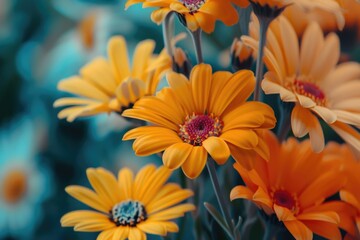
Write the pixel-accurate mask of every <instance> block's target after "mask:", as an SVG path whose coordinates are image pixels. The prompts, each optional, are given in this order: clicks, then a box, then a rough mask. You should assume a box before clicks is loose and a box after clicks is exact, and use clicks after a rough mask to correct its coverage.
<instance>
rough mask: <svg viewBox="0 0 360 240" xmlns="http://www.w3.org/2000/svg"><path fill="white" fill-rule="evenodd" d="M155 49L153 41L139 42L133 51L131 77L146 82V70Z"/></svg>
mask: <svg viewBox="0 0 360 240" xmlns="http://www.w3.org/2000/svg"><path fill="white" fill-rule="evenodd" d="M154 48H155V42H154V41H153V40H149V39H148V40H144V41H142V42H140V43H139V44H138V45H137V46H136V48H135V51H134V55H133V64H132V71H131V77H133V78H137V79H140V80H143V81H144V80H146V77H147V74H148V73H147V68H148V66H149V64H150V60H151V57H152V54H153V51H154Z"/></svg>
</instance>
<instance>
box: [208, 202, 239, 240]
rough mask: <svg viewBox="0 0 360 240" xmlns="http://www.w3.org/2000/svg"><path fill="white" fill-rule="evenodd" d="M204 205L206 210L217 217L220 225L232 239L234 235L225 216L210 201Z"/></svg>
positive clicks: (216, 219)
mask: <svg viewBox="0 0 360 240" xmlns="http://www.w3.org/2000/svg"><path fill="white" fill-rule="evenodd" d="M204 206H205V208H206V210H207V211H208V212H209V213H210V215H211V216H212V217H213V218H214V219H215V221H216V222H217V223H218V224H219V225H220V227H221V228H222V229H223V230H224V231H225V232H226V234H227V235H229V237H230V238H231V239H232V238H233V235H232V234H231V230H230V229H229V227H228V226H227V224H226V222H225V220H224V218H223V217H222V216H221V214H220V213H219V212H218V210H216V208H215V207H214V206H213V205H211V204H210V203H207V202H204Z"/></svg>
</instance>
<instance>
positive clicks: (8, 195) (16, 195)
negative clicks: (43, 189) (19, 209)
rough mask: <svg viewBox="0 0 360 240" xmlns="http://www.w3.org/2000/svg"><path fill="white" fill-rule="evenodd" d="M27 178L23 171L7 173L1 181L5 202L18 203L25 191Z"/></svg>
mask: <svg viewBox="0 0 360 240" xmlns="http://www.w3.org/2000/svg"><path fill="white" fill-rule="evenodd" d="M27 180H28V178H27V176H26V174H25V173H24V172H23V171H20V170H14V171H11V172H9V173H8V174H7V175H6V176H5V178H4V181H3V185H2V189H3V194H2V195H3V198H4V200H5V202H7V203H10V204H15V203H17V202H19V201H20V200H21V199H22V198H23V197H24V195H25V194H26V191H27Z"/></svg>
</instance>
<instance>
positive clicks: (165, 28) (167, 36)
mask: <svg viewBox="0 0 360 240" xmlns="http://www.w3.org/2000/svg"><path fill="white" fill-rule="evenodd" d="M173 20H174V16H173V13H172V12H170V13H168V15H166V17H165V19H164V22H163V24H162V32H163V38H164V46H165V49H166V51H167V53H168V54H169V56H170V57H171V58H172V57H173V56H174V52H173V48H172V46H171V37H172V29H173V28H172V26H171V25H172V24H173Z"/></svg>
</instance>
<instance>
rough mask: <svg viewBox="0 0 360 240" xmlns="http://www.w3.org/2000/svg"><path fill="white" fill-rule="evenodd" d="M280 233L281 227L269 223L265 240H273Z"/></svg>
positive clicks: (266, 227) (266, 226)
mask: <svg viewBox="0 0 360 240" xmlns="http://www.w3.org/2000/svg"><path fill="white" fill-rule="evenodd" d="M278 232H279V227H278V226H277V225H275V224H273V223H271V222H267V224H266V225H265V233H264V237H263V240H273V239H274V238H275V237H276V234H277V233H278Z"/></svg>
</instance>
